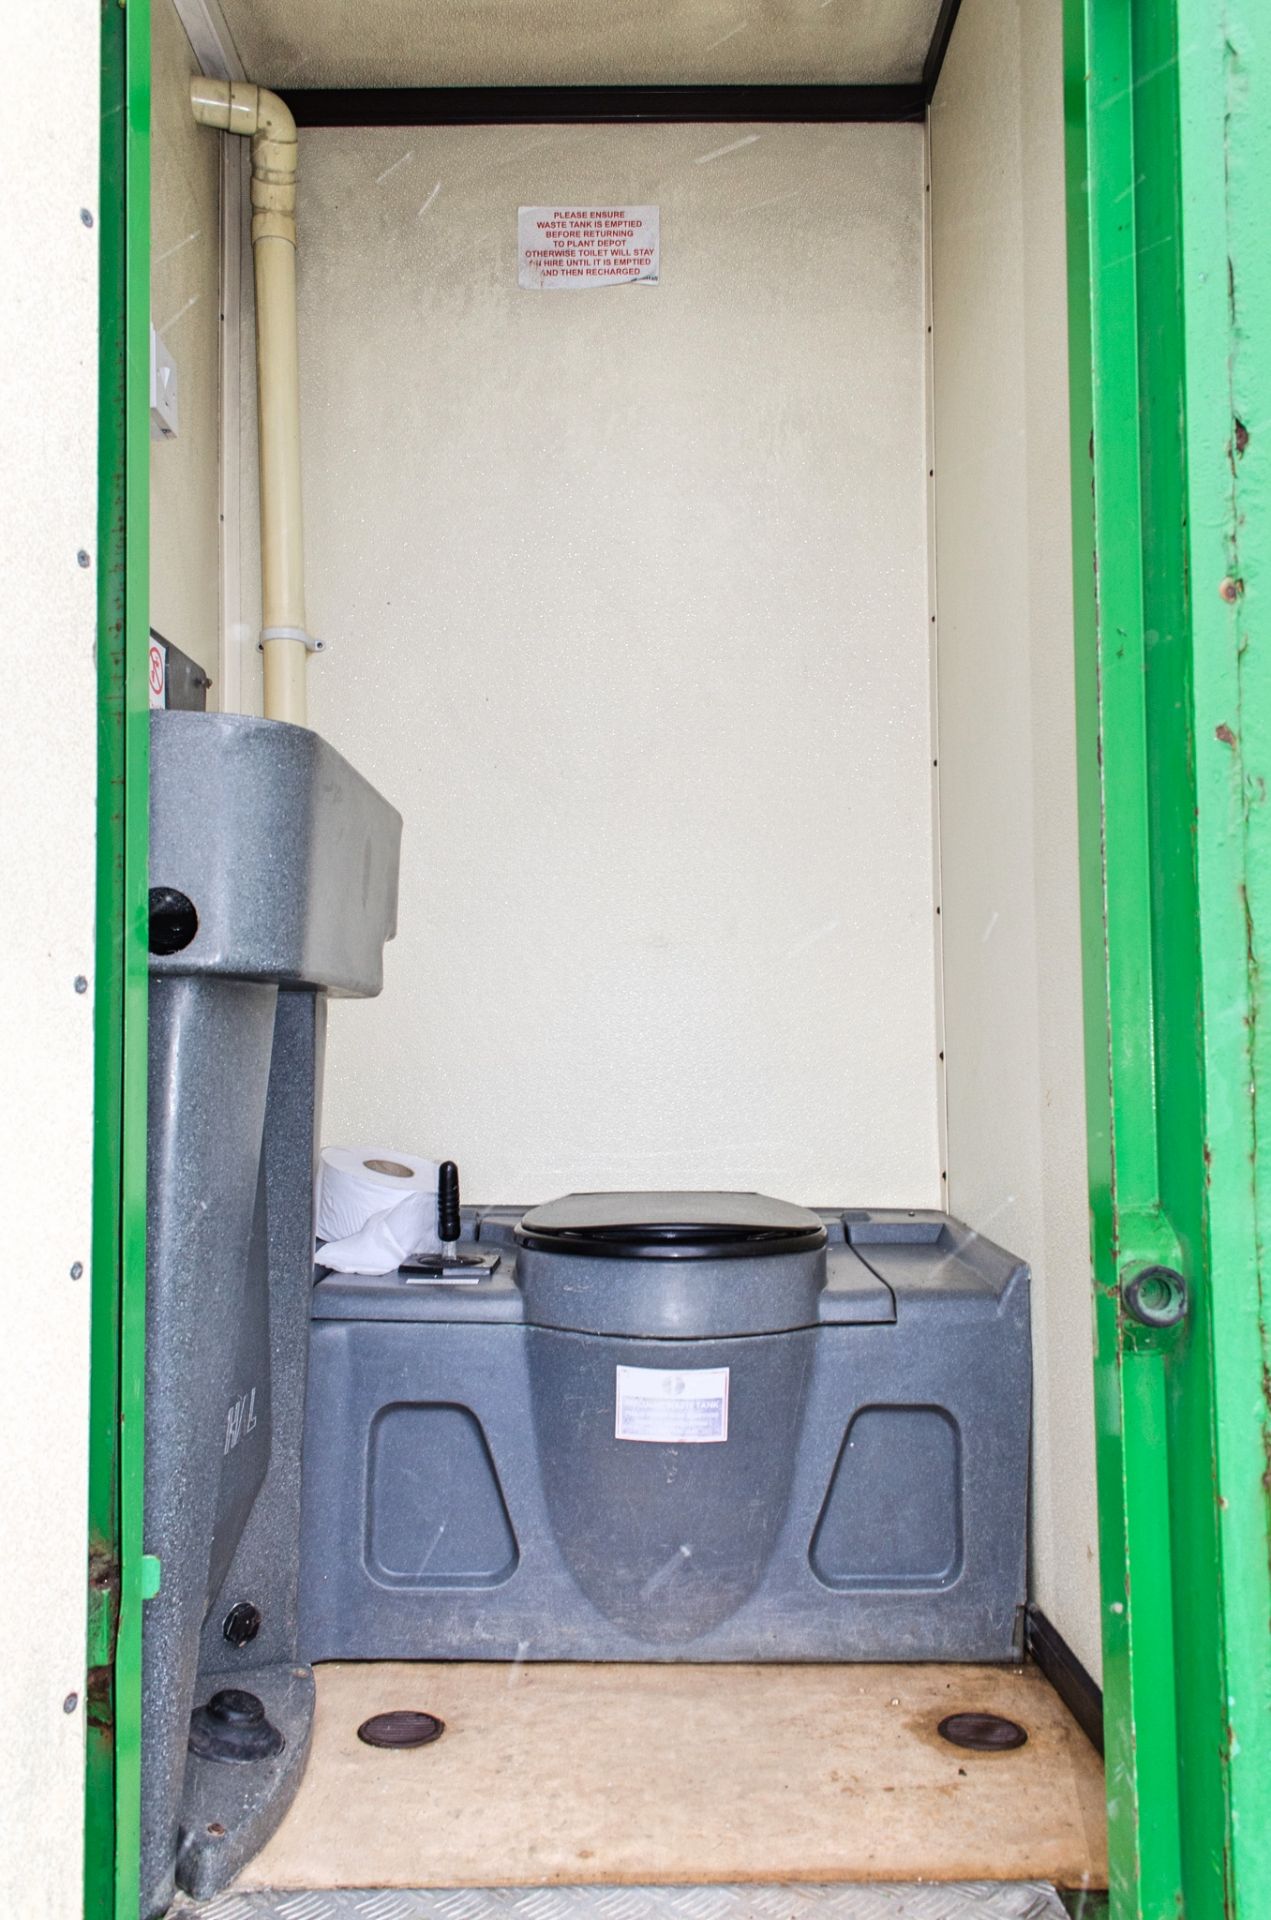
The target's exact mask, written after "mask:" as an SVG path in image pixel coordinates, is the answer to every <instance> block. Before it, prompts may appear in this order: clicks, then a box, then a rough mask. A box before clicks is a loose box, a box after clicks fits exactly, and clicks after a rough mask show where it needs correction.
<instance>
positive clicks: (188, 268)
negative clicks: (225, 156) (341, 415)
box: [150, 0, 221, 706]
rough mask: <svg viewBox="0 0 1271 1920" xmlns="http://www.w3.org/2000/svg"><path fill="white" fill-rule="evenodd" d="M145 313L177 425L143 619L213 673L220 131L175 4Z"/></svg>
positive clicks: (158, 463) (169, 11)
mask: <svg viewBox="0 0 1271 1920" xmlns="http://www.w3.org/2000/svg"><path fill="white" fill-rule="evenodd" d="M151 60H152V90H153V91H152V119H153V125H152V135H151V205H150V237H151V249H152V251H151V269H150V311H151V318H152V320H153V321H154V324H155V325H156V326H157V327H158V329H159V332H160V333H161V334H162V335H163V338H164V340H165V342H166V344H167V347H168V350H169V352H170V353H171V354H172V357H173V359H174V360H175V362H176V367H177V378H178V383H179V384H178V407H179V432H178V435H177V438H176V439H175V440H152V441H151V443H150V554H151V567H150V624H151V625H152V626H153V627H155V628H157V629H158V631H159V632H160V633H162V634H164V635H165V636H166V638H167V639H169V640H172V641H175V643H176V645H177V646H179V647H181V648H182V649H183V651H184V652H186V653H188V654H190V655H191V656H192V657H193V658H194V659H195V660H197V661H198V663H199V665H200V666H201V667H203V668H204V670H205V671H206V672H207V673H208V674H209V675H210V676H211V678H212V681H213V687H212V691H211V693H210V694H209V696H208V698H209V704H211V705H213V706H216V705H219V704H220V702H219V693H220V687H219V682H220V678H221V673H220V665H219V659H218V656H219V652H220V630H221V609H220V500H219V485H220V425H219V404H220V397H219V387H220V375H219V356H220V274H221V233H220V167H221V151H220V149H221V142H220V138H219V136H217V135H216V134H213V133H209V132H208V131H207V129H206V128H204V127H200V126H198V125H196V123H195V120H194V116H193V115H192V114H191V112H190V92H189V87H190V75H191V74H192V73H197V72H198V71H199V61H198V60H197V59H196V57H195V54H194V52H193V49H192V48H191V46H190V43H189V41H188V40H187V39H186V36H185V30H184V28H183V27H182V25H181V22H180V19H179V18H178V16H177V12H176V9H175V7H174V6H173V4H172V0H153V12H152V16H151Z"/></svg>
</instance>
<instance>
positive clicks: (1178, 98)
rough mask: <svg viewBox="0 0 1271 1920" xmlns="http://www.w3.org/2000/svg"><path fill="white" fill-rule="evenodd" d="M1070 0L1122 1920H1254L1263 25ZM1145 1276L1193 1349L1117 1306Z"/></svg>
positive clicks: (1080, 650) (1267, 682)
mask: <svg viewBox="0 0 1271 1920" xmlns="http://www.w3.org/2000/svg"><path fill="white" fill-rule="evenodd" d="M1065 3H1066V35H1065V39H1066V54H1065V68H1066V72H1065V101H1066V111H1065V117H1066V123H1067V140H1068V180H1069V276H1070V299H1069V310H1070V336H1071V376H1072V409H1073V482H1074V510H1073V525H1074V535H1075V539H1074V562H1075V584H1076V609H1077V617H1076V643H1077V679H1078V689H1077V700H1078V742H1079V749H1078V750H1079V760H1080V767H1079V789H1080V804H1081V836H1082V849H1081V875H1082V918H1083V946H1084V972H1085V993H1086V1023H1085V1024H1086V1080H1087V1105H1088V1119H1089V1139H1090V1194H1091V1211H1092V1237H1093V1263H1094V1293H1095V1325H1096V1362H1095V1385H1096V1419H1097V1424H1098V1436H1097V1439H1098V1468H1099V1510H1100V1534H1101V1570H1102V1589H1103V1638H1104V1659H1105V1673H1104V1692H1105V1708H1106V1720H1107V1757H1108V1809H1109V1823H1110V1846H1111V1865H1112V1909H1113V1913H1114V1915H1115V1916H1116V1917H1117V1920H1131V1916H1135V1917H1136V1920H1137V1917H1138V1916H1141V1917H1142V1920H1166V1916H1169V1920H1177V1916H1179V1915H1184V1914H1185V1915H1186V1916H1187V1920H1211V1917H1212V1920H1220V1916H1221V1917H1222V1920H1235V1917H1236V1916H1239V1920H1262V1916H1263V1915H1266V1914H1268V1913H1271V1633H1269V1627H1271V1578H1269V1570H1268V1538H1269V1534H1268V1480H1267V1474H1268V1458H1269V1453H1268V1446H1269V1439H1271V1435H1269V1430H1268V1404H1267V1384H1268V1379H1269V1377H1271V1376H1269V1375H1268V1373H1267V1362H1268V1348H1267V1325H1266V1303H1265V1302H1264V1299H1263V1285H1264V1283H1263V1273H1262V1259H1263V1247H1264V1245H1265V1244H1266V1237H1267V1229H1268V1226H1269V1225H1271V1215H1269V1212H1268V1209H1269V1206H1271V1201H1269V1199H1268V1194H1269V1192H1271V1167H1268V1165H1267V1156H1268V1148H1267V1145H1266V1142H1267V1140H1268V1138H1271V1113H1268V1111H1267V1108H1266V1100H1267V1088H1268V1086H1271V1080H1269V1079H1268V1069H1269V1068H1271V1056H1269V1054H1268V1048H1269V1047H1271V1036H1269V1033H1268V1025H1267V1018H1266V1017H1265V1016H1264V1009H1263V1007H1262V993H1263V984H1264V983H1263V981H1262V979H1261V967H1262V964H1263V956H1264V953H1265V950H1266V946H1267V939H1268V929H1269V928H1271V816H1269V815H1268V810H1267V786H1266V783H1267V781H1268V779H1271V630H1269V629H1268V621H1269V619H1271V235H1269V233H1268V225H1267V216H1266V207H1267V193H1268V188H1269V186H1271V87H1269V86H1268V65H1269V64H1271V62H1269V61H1268V55H1271V46H1268V44H1267V42H1268V40H1269V39H1271V32H1269V25H1271V23H1269V22H1268V17H1267V8H1266V5H1265V0H1226V3H1225V4H1224V0H1065ZM1259 35H1260V37H1261V40H1262V45H1261V47H1259V46H1258V44H1257V38H1258V37H1259ZM1158 1264H1159V1265H1164V1266H1165V1267H1168V1268H1170V1269H1174V1270H1176V1271H1177V1272H1179V1273H1180V1274H1181V1275H1182V1276H1183V1277H1184V1279H1185V1281H1186V1286H1187V1291H1188V1309H1187V1312H1186V1315H1185V1317H1184V1318H1183V1320H1182V1322H1181V1323H1180V1324H1179V1325H1178V1326H1176V1327H1175V1328H1174V1329H1172V1330H1162V1329H1153V1328H1149V1327H1146V1326H1144V1325H1142V1324H1141V1323H1140V1322H1139V1321H1138V1320H1137V1319H1136V1318H1135V1317H1134V1316H1133V1315H1132V1314H1131V1313H1130V1312H1129V1311H1128V1309H1127V1306H1126V1304H1125V1300H1124V1295H1123V1289H1124V1286H1125V1283H1126V1281H1127V1279H1129V1278H1131V1277H1132V1276H1133V1274H1134V1272H1135V1270H1136V1269H1141V1268H1143V1267H1150V1266H1153V1265H1158Z"/></svg>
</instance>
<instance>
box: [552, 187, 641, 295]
mask: <svg viewBox="0 0 1271 1920" xmlns="http://www.w3.org/2000/svg"><path fill="white" fill-rule="evenodd" d="M516 222H517V256H518V276H517V277H518V279H519V281H520V284H521V285H522V286H523V287H527V288H529V289H530V290H531V291H533V292H536V293H552V292H555V291H556V290H557V289H560V288H565V287H614V286H624V285H625V286H642V287H656V286H657V284H658V266H659V253H660V243H659V231H658V229H659V220H658V209H657V208H656V207H518V208H517V212H516Z"/></svg>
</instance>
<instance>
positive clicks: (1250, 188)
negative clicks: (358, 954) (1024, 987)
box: [85, 0, 1271, 1920]
mask: <svg viewBox="0 0 1271 1920" xmlns="http://www.w3.org/2000/svg"><path fill="white" fill-rule="evenodd" d="M1064 5H1065V12H1066V76H1065V91H1066V115H1067V126H1068V173H1069V267H1070V325H1071V370H1072V392H1073V449H1074V459H1073V471H1074V521H1073V524H1074V534H1075V540H1074V548H1075V568H1076V607H1077V635H1076V639H1077V663H1078V736H1079V754H1080V793H1081V834H1082V859H1081V869H1082V892H1083V940H1084V949H1085V980H1086V1033H1085V1042H1086V1054H1087V1087H1088V1117H1089V1137H1090V1191H1091V1210H1092V1234H1093V1258H1094V1277H1095V1319H1096V1343H1097V1354H1096V1405H1097V1420H1098V1452H1099V1504H1100V1526H1101V1560H1102V1581H1103V1597H1104V1598H1103V1604H1104V1623H1103V1624H1104V1645H1105V1701H1106V1721H1107V1743H1108V1780H1109V1816H1110V1838H1111V1855H1112V1869H1113V1872H1112V1878H1113V1910H1114V1914H1115V1915H1116V1916H1117V1920H1131V1917H1133V1920H1166V1916H1168V1917H1169V1920H1178V1916H1180V1915H1186V1916H1187V1920H1211V1916H1212V1920H1219V1917H1220V1916H1221V1920H1263V1916H1264V1915H1266V1914H1271V1632H1269V1627H1271V1571H1269V1567H1268V1478H1269V1468H1268V1460H1269V1458H1271V1438H1269V1434H1268V1406H1267V1397H1266V1396H1267V1384H1266V1383H1267V1380H1268V1378H1269V1377H1271V1372H1269V1371H1268V1369H1269V1365H1271V1356H1269V1353H1268V1339H1267V1325H1266V1311H1265V1307H1264V1302H1263V1292H1262V1264H1261V1260H1262V1247H1263V1246H1264V1245H1265V1244H1266V1243H1267V1241H1268V1235H1269V1234H1271V1177H1265V1172H1264V1167H1263V1165H1262V1159H1263V1156H1264V1155H1265V1153H1266V1151H1267V1149H1266V1147H1265V1145H1264V1144H1261V1143H1265V1141H1266V1140H1267V1139H1268V1138H1271V1113H1268V1111H1267V1108H1266V1104H1265V1102H1266V1097H1267V1096H1266V1093H1265V1091H1264V1090H1265V1089H1266V1088H1267V1087H1268V1086H1271V1015H1267V1016H1264V1013H1263V1009H1262V1005H1261V987H1262V982H1261V966H1262V961H1263V952H1264V948H1265V945H1266V940H1267V932H1266V929H1267V927H1268V925H1271V819H1269V818H1268V811H1267V804H1266V794H1267V789H1266V782H1267V781H1268V780H1269V779H1271V631H1269V630H1268V629H1269V627H1271V241H1269V240H1268V235H1267V231H1266V226H1267V222H1266V216H1265V213H1264V207H1265V205H1266V204H1267V202H1266V196H1267V192H1268V187H1269V185H1271V85H1269V79H1268V68H1269V67H1271V60H1268V58H1267V56H1268V48H1267V46H1266V44H1265V43H1266V39H1267V37H1268V28H1267V25H1266V24H1265V22H1264V21H1260V20H1259V14H1260V13H1261V14H1264V15H1265V13H1266V11H1267V9H1266V5H1265V0H1229V4H1227V5H1225V6H1224V5H1223V4H1222V0H1064ZM1255 25H1259V26H1260V27H1261V32H1262V37H1263V42H1264V44H1263V46H1262V47H1261V48H1259V47H1258V46H1257V45H1256V44H1255V37H1254V29H1255ZM149 59H150V53H149V5H148V0H128V4H127V6H126V8H125V7H123V6H121V5H120V4H119V3H118V0H103V5H102V192H101V288H102V292H101V302H102V305H101V316H102V327H101V403H100V410H99V416H100V417H99V435H100V454H99V467H100V480H101V495H100V509H99V518H100V525H99V551H100V555H101V566H100V579H101V587H100V613H99V734H98V739H99V805H98V844H99V857H98V957H97V1002H96V1021H97V1028H96V1031H97V1079H96V1123H95V1124H96V1157H95V1200H94V1214H95V1225H94V1249H93V1256H94V1257H93V1352H92V1363H93V1377H92V1413H91V1418H92V1445H91V1459H90V1593H91V1608H90V1648H89V1666H90V1670H91V1674H90V1685H89V1701H90V1726H89V1755H88V1758H89V1765H88V1816H87V1847H86V1886H85V1911H86V1913H87V1914H89V1915H91V1916H92V1920H136V1915H137V1910H138V1897H139V1894H138V1847H139V1804H140V1792H139V1781H140V1772H139V1758H140V1738H141V1609H142V1605H143V1598H144V1591H145V1588H144V1579H145V1565H144V1562H143V1557H142V1471H143V1462H142V1422H143V1417H144V1377H145V1356H144V1338H145V1125H146V948H147V940H146V895H147V879H146V831H147V805H148V720H147V710H148V696H147V685H146V683H147V655H148V644H147V643H148V631H149V621H148V604H147V603H148V574H149V554H148V542H149V514H148V488H149V421H148V328H149V216H150V205H149V187H150V183H149V167H150V139H149V129H150V69H149ZM1155 1264H1159V1265H1165V1266H1167V1267H1170V1268H1175V1269H1177V1270H1178V1271H1180V1272H1181V1273H1182V1274H1183V1275H1184V1276H1185V1278H1186V1281H1187V1285H1188V1290H1189V1309H1188V1312H1187V1315H1186V1317H1185V1319H1184V1321H1183V1322H1182V1324H1181V1325H1180V1326H1179V1327H1177V1328H1176V1329H1174V1330H1172V1331H1153V1330H1151V1329H1149V1328H1146V1327H1143V1326H1141V1325H1139V1324H1138V1323H1137V1322H1136V1321H1134V1320H1133V1319H1132V1318H1131V1317H1130V1316H1129V1315H1128V1314H1127V1312H1126V1309H1125V1307H1124V1305H1123V1302H1122V1295H1121V1287H1122V1283H1123V1281H1124V1279H1125V1277H1126V1275H1127V1272H1129V1271H1130V1270H1132V1269H1134V1268H1135V1267H1136V1266H1142V1265H1155Z"/></svg>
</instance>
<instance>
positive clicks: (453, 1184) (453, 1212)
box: [437, 1160, 459, 1247]
mask: <svg viewBox="0 0 1271 1920" xmlns="http://www.w3.org/2000/svg"><path fill="white" fill-rule="evenodd" d="M437 1238H438V1239H439V1240H440V1241H441V1244H442V1246H443V1247H448V1246H451V1245H452V1244H453V1243H454V1241H456V1240H457V1239H458V1238H459V1169H458V1167H457V1166H456V1165H455V1163H454V1161H453V1160H443V1161H442V1163H441V1165H440V1166H439V1167H438V1169H437Z"/></svg>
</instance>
